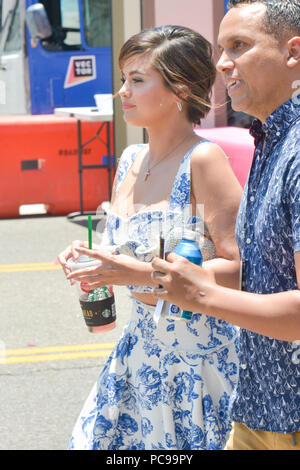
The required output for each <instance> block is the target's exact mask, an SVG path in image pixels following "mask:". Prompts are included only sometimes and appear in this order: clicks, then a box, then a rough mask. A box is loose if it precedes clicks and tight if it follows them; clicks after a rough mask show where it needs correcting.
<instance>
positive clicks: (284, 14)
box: [228, 0, 300, 41]
mask: <svg viewBox="0 0 300 470" xmlns="http://www.w3.org/2000/svg"><path fill="white" fill-rule="evenodd" d="M250 3H262V4H263V5H266V7H267V11H266V15H265V18H264V24H263V28H264V31H265V32H266V33H268V34H271V35H273V36H275V37H276V38H277V39H278V40H279V41H281V40H283V39H286V38H288V37H292V36H300V0H230V1H229V4H228V8H233V7H238V6H240V5H245V4H250Z"/></svg>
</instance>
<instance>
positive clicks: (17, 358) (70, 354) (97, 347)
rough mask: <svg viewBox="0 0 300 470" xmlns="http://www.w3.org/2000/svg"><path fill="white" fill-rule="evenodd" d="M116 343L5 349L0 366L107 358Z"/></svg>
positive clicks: (0, 356)
mask: <svg viewBox="0 0 300 470" xmlns="http://www.w3.org/2000/svg"><path fill="white" fill-rule="evenodd" d="M115 344H116V343H100V344H76V345H64V346H48V347H44V348H35V347H28V348H21V349H6V350H2V351H1V352H0V364H2V365H5V364H20V363H25V362H45V361H66V360H71V359H80V358H93V357H107V356H109V355H110V353H111V351H112V349H113V348H114V347H115Z"/></svg>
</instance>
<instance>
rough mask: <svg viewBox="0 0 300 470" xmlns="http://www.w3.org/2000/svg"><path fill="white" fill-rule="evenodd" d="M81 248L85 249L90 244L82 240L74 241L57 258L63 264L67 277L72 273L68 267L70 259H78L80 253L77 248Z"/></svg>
mask: <svg viewBox="0 0 300 470" xmlns="http://www.w3.org/2000/svg"><path fill="white" fill-rule="evenodd" d="M80 247H83V248H84V247H88V242H84V241H81V240H74V241H73V242H72V243H71V245H69V246H67V248H66V249H65V250H64V251H62V252H61V253H60V254H59V255H58V257H57V260H58V262H59V263H60V264H61V266H62V268H63V270H64V273H65V275H66V276H68V275H69V274H70V272H71V270H70V268H69V266H68V260H69V259H70V258H74V259H75V260H76V259H78V257H79V252H78V251H77V248H80ZM71 284H72V283H71Z"/></svg>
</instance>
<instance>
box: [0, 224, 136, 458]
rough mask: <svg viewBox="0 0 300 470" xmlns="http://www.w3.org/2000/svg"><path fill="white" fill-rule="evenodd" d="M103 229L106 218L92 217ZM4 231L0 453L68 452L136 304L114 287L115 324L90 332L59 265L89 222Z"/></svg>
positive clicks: (1, 226)
mask: <svg viewBox="0 0 300 470" xmlns="http://www.w3.org/2000/svg"><path fill="white" fill-rule="evenodd" d="M98 224H99V225H98ZM97 225H98V231H100V230H101V227H102V226H103V221H101V220H99V219H97V218H96V217H94V218H93V227H94V229H96V226H97ZM0 233H1V249H0V285H1V315H0V376H1V400H0V416H1V418H0V436H1V437H0V450H4V449H7V450H23V449H26V450H47V449H49V450H60V449H62V450H64V449H65V448H66V446H67V444H68V439H69V437H70V434H71V431H72V428H73V425H74V424H75V420H76V418H77V416H78V413H79V411H80V409H81V407H82V405H83V403H84V400H85V399H86V397H87V395H88V393H89V391H90V389H91V387H92V385H93V384H94V382H95V380H96V379H97V376H98V374H99V372H100V371H101V370H102V368H103V365H104V364H105V362H106V360H107V358H108V356H109V354H110V352H111V351H112V349H113V347H114V345H115V343H116V341H117V339H118V337H119V335H120V334H121V332H122V330H123V327H124V325H125V324H126V322H127V321H128V317H129V305H130V299H129V296H128V293H127V290H126V288H125V287H117V288H115V297H116V308H117V327H116V328H115V329H114V330H111V331H108V332H105V333H101V334H92V333H89V331H88V330H87V328H86V326H85V323H84V320H83V318H82V313H81V310H80V306H79V302H78V299H77V292H76V289H75V287H73V286H70V284H69V282H68V281H67V280H66V279H65V277H64V274H63V271H62V269H61V268H60V266H59V265H58V264H57V262H56V257H57V254H58V253H59V252H60V251H62V250H63V249H64V248H65V247H66V246H67V245H68V244H69V243H70V242H71V241H72V240H75V239H84V240H86V239H87V237H88V235H87V217H77V218H74V219H67V217H48V216H45V217H28V218H20V219H5V220H3V219H2V220H0ZM93 237H94V240H95V241H97V232H96V230H94V231H93Z"/></svg>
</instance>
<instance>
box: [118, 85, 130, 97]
mask: <svg viewBox="0 0 300 470" xmlns="http://www.w3.org/2000/svg"><path fill="white" fill-rule="evenodd" d="M118 93H119V95H120V96H128V95H130V89H129V87H128V84H127V83H126V82H124V83H123V85H122V86H121V88H120V90H119V92H118Z"/></svg>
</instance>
